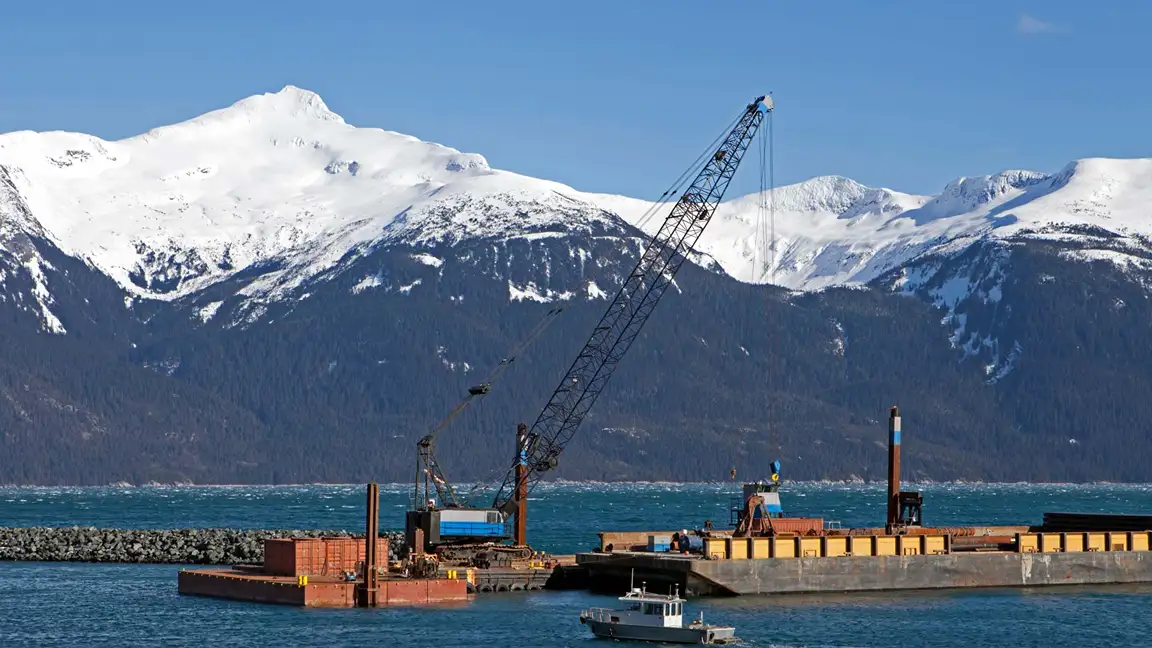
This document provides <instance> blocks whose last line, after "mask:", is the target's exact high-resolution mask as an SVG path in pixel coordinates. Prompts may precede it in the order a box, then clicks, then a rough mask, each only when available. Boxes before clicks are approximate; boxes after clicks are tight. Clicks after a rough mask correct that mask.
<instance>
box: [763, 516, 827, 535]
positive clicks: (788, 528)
mask: <svg viewBox="0 0 1152 648" xmlns="http://www.w3.org/2000/svg"><path fill="white" fill-rule="evenodd" d="M770 521H771V523H772V529H773V530H774V531H776V533H795V534H797V535H808V534H809V533H821V532H823V531H824V518H787V517H785V518H772V519H771V520H770Z"/></svg>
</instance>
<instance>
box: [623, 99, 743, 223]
mask: <svg viewBox="0 0 1152 648" xmlns="http://www.w3.org/2000/svg"><path fill="white" fill-rule="evenodd" d="M743 116H744V113H740V114H739V115H737V116H736V118H735V119H733V120H732V121H731V122H729V123H728V126H727V127H725V129H724V130H723V131H720V135H718V136H717V137H716V139H714V140H712V143H711V144H709V145H708V146H707V147H705V148H704V150H703V151H702V152H701V153H700V155H698V156H696V159H695V160H694V161H693V162H692V164H689V165H688V168H686V169H684V172H683V173H681V174H680V177H679V178H676V180H675V181H674V182H673V183H672V186H670V187H669V188H668V190H667V191H665V192H664V193H662V194H660V198H658V199H657V200H656V202H654V203H652V205H651V206H650V207H648V209H647V210H645V211H644V213H643V214H641V215H640V218H639V220H637V221H636V227H637V228H638V229H639V230H641V231H643V230H644V227H645V226H646V225H647V224H648V223H649V222H650V221H651V220H652V217H653V216H655V215H656V212H658V211H660V209H661V208H663V207H664V205H665V204H667V203H666V200H667V199H668V198H672V197H674V196H675V195H676V193H677V192H678V191H680V187H682V186H684V183H685V182H687V181H688V178H689V177H694V172H695V171H697V170H698V168H699V167H700V163H701V162H704V159H705V158H706V157H708V156H709V155H712V154H713V153H714V152H715V151H716V145H717V144H719V143H720V142H721V141H722V140H723V139H724V138H725V137H727V136H728V133H730V132H731V131H732V129H733V127H735V126H736V122H738V121H740V119H741V118H743Z"/></svg>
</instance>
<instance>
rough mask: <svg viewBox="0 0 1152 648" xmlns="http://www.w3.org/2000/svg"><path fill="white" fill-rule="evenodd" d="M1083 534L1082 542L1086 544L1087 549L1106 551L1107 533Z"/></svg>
mask: <svg viewBox="0 0 1152 648" xmlns="http://www.w3.org/2000/svg"><path fill="white" fill-rule="evenodd" d="M1084 536H1085V537H1084V544H1085V545H1087V549H1088V551H1108V545H1107V542H1108V538H1107V536H1108V534H1106V533H1085V534H1084Z"/></svg>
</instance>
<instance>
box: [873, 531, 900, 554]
mask: <svg viewBox="0 0 1152 648" xmlns="http://www.w3.org/2000/svg"><path fill="white" fill-rule="evenodd" d="M875 538H876V555H877V556H895V555H896V537H895V536H875Z"/></svg>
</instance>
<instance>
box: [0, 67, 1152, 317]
mask: <svg viewBox="0 0 1152 648" xmlns="http://www.w3.org/2000/svg"><path fill="white" fill-rule="evenodd" d="M0 172H2V173H3V176H0V178H2V179H3V187H4V189H5V191H6V194H5V196H6V197H5V199H4V200H5V204H7V205H10V206H11V205H13V204H16V205H22V206H23V208H22V209H20V210H19V211H22V212H26V215H25V217H24V218H25V221H26V223H25V225H24V227H26V228H40V230H39V231H42V232H43V233H44V234H45V235H46V236H47V238H48V239H49V240H51V241H52V242H53V243H55V244H56V245H58V246H59V247H60V249H62V250H63V251H64V252H66V253H68V254H72V255H75V256H78V257H81V258H84V259H86V260H88V261H89V262H90V263H91V264H92V265H94V266H95V267H96V268H99V269H100V270H101V271H102V272H104V273H106V274H108V275H109V276H110V277H112V278H113V279H114V280H116V282H117V283H119V284H120V285H121V286H123V287H124V288H125V290H127V291H129V292H130V293H131V294H133V295H135V296H140V297H149V298H157V299H176V298H179V297H184V296H187V295H189V294H192V293H195V292H197V291H199V290H202V289H203V288H205V287H207V286H209V285H212V284H213V283H216V282H219V281H220V280H222V279H224V278H227V277H229V276H232V275H234V274H236V273H238V272H241V271H244V270H246V269H250V268H254V267H270V266H271V265H274V266H275V267H276V269H275V271H271V272H265V273H263V274H262V275H261V277H260V278H259V279H258V280H256V281H255V282H254V283H253V284H252V285H250V286H249V287H247V288H246V293H247V294H250V295H254V296H260V297H269V296H272V297H275V296H277V295H280V296H282V295H285V294H287V293H288V292H290V291H292V290H293V289H296V288H298V287H299V286H300V285H301V283H302V282H304V281H306V280H308V279H310V278H312V277H315V276H317V275H319V274H321V273H323V272H325V271H328V270H330V269H332V268H333V267H335V266H337V264H340V263H345V264H346V263H347V262H348V261H349V260H350V259H352V258H355V257H356V256H357V255H362V254H365V253H366V252H367V251H368V250H370V249H372V248H374V247H378V246H381V245H390V244H404V245H415V246H432V245H444V244H447V245H454V244H459V243H462V242H465V241H470V240H481V239H482V240H499V239H509V238H517V237H525V236H563V235H570V234H577V235H578V234H591V233H593V232H602V231H612V232H614V233H616V234H619V235H625V234H624V222H627V223H629V224H631V225H639V226H642V227H644V229H646V230H647V231H648V232H649V233H652V232H653V231H654V228H655V227H657V226H658V224H659V221H660V218H659V217H657V218H649V219H647V221H646V222H641V221H642V219H641V217H642V216H643V215H644V214H645V213H646V212H648V211H649V210H650V208H651V207H653V205H652V204H651V203H647V202H645V201H640V200H634V199H628V198H624V197H620V196H608V195H600V194H591V193H585V192H581V191H577V190H575V189H573V188H571V187H568V186H565V185H562V184H559V183H555V182H550V181H546V180H538V179H535V178H529V177H526V176H522V175H518V174H515V173H510V172H506V171H499V170H494V169H491V168H490V167H489V166H488V163H487V162H486V161H485V159H484V158H483V157H482V156H480V155H476V154H466V153H461V152H459V151H457V150H454V149H451V148H447V147H444V146H440V145H438V144H431V143H427V142H422V141H420V140H417V139H415V138H412V137H409V136H406V135H401V134H398V133H393V132H389V131H383V130H380V129H375V128H358V127H355V126H352V125H349V124H347V123H345V122H344V120H343V119H342V118H341V117H340V116H339V115H337V114H336V113H334V112H332V111H331V110H329V109H328V107H327V106H326V105H325V103H324V102H323V101H322V100H321V99H320V97H318V96H317V95H316V94H314V93H312V92H308V91H306V90H301V89H299V88H295V87H292V86H288V87H285V88H284V89H283V90H281V91H279V92H277V93H272V94H265V95H258V96H253V97H249V98H247V99H244V100H242V101H239V102H237V103H236V104H234V105H232V106H230V107H227V108H224V109H221V110H217V111H214V112H211V113H208V114H206V115H203V116H201V117H197V118H195V119H192V120H189V121H186V122H183V123H180V124H175V125H172V126H165V127H161V128H157V129H154V130H152V131H150V132H148V133H145V134H143V135H140V136H137V137H132V138H129V139H125V140H120V141H115V142H106V141H103V140H101V139H99V138H96V137H92V136H89V135H81V134H76V133H62V132H50V133H32V132H16V133H9V134H6V135H0ZM1150 198H1152V160H1102V159H1094V160H1082V161H1078V162H1074V163H1072V164H1070V165H1069V166H1068V167H1067V168H1066V169H1064V170H1063V171H1061V172H1059V173H1056V174H1053V175H1044V174H1040V173H1032V172H1026V171H1009V172H1003V173H998V174H996V175H992V176H984V177H980V178H961V179H959V180H956V181H955V182H953V183H951V184H949V185H948V186H947V187H945V189H944V191H943V192H942V193H941V194H940V195H938V196H914V195H909V194H904V193H900V192H897V191H892V190H889V189H874V188H868V187H864V186H862V185H860V184H858V183H856V182H853V181H852V180H849V179H846V178H839V177H821V178H814V179H812V180H808V181H805V182H802V183H799V184H795V185H791V186H786V187H780V188H778V189H776V190H775V191H774V192H772V194H771V195H768V196H758V195H752V196H745V197H739V198H735V199H733V200H730V201H728V202H726V203H724V204H723V205H722V206H721V207H720V209H719V210H718V211H717V215H716V218H715V221H714V222H713V223H712V224H711V225H710V227H709V229H708V230H706V232H705V234H704V236H703V238H702V241H701V243H700V245H699V251H700V252H701V253H704V254H705V255H706V256H707V257H710V258H711V259H713V260H715V262H717V263H718V264H719V267H720V268H722V269H723V271H724V272H726V273H727V274H729V275H731V276H733V277H735V278H736V279H738V280H741V281H750V282H755V283H764V282H773V283H777V284H780V285H783V286H786V287H789V288H792V289H797V290H811V289H819V288H823V287H827V286H832V285H843V284H864V283H868V282H869V281H872V280H874V279H876V278H877V277H879V276H880V275H882V274H884V273H886V272H889V271H891V270H893V269H895V268H898V267H900V266H902V265H903V264H905V263H907V262H908V261H910V260H912V259H914V258H916V257H918V256H920V255H922V254H924V253H927V252H933V251H939V250H942V249H955V248H956V247H957V246H963V245H964V244H966V243H970V242H971V241H973V240H975V239H978V238H983V237H993V238H1008V237H1012V236H1015V235H1018V234H1020V233H1022V232H1025V231H1033V232H1035V231H1038V230H1045V229H1047V228H1051V227H1053V226H1056V225H1093V226H1100V227H1104V228H1107V229H1109V230H1111V231H1114V232H1116V233H1118V234H1122V235H1143V234H1144V233H1147V232H1148V231H1149V230H1152V224H1150V223H1149V220H1148V219H1147V218H1146V214H1145V213H1142V211H1141V210H1142V209H1144V207H1143V206H1144V205H1145V204H1147V202H1148V200H1149V199H1150ZM665 209H666V208H665ZM8 211H9V212H11V211H13V208H12V207H9V208H8ZM770 215H771V216H774V223H775V235H776V253H775V254H772V252H771V251H770V250H769V249H767V248H768V245H767V244H766V243H765V242H764V237H763V236H762V237H761V238H759V239H758V238H757V227H758V226H759V227H766V224H765V223H766V220H767V219H768V218H769V216H770ZM10 218H11V217H10ZM621 218H622V219H623V221H621ZM9 229H11V228H9ZM773 256H774V257H775V265H774V267H773V266H772V265H771V263H770V261H771V259H772V258H773Z"/></svg>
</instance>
